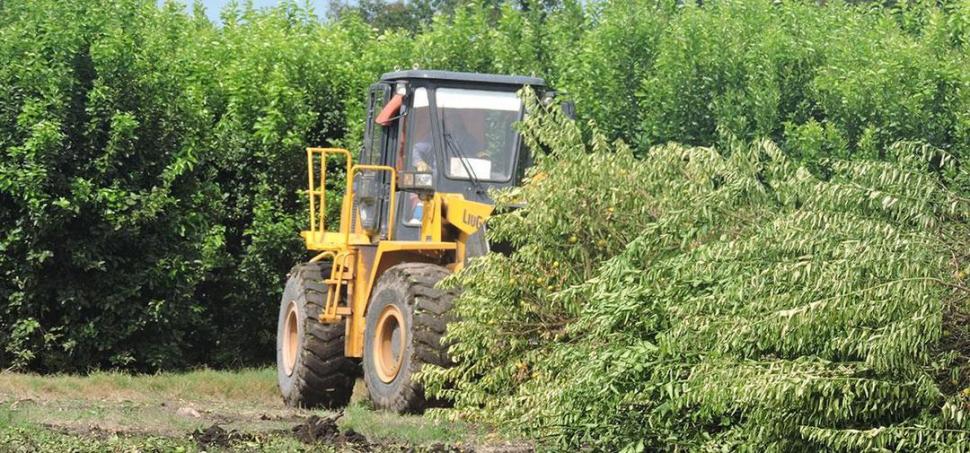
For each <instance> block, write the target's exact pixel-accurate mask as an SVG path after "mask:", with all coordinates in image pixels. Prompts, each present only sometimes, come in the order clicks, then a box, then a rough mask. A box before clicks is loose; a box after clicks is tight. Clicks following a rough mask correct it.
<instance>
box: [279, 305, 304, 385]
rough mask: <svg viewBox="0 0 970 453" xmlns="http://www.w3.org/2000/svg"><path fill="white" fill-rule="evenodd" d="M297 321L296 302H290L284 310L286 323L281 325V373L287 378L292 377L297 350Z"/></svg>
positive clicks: (298, 342) (298, 339)
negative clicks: (284, 373)
mask: <svg viewBox="0 0 970 453" xmlns="http://www.w3.org/2000/svg"><path fill="white" fill-rule="evenodd" d="M298 320H299V318H298V317H297V313H296V302H290V306H289V307H288V308H287V309H286V321H284V323H283V371H284V372H286V375H287V376H292V375H293V366H294V365H296V353H297V351H298V350H299V344H300V338H299V328H298V326H297V323H298Z"/></svg>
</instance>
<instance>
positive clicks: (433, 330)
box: [363, 263, 455, 413]
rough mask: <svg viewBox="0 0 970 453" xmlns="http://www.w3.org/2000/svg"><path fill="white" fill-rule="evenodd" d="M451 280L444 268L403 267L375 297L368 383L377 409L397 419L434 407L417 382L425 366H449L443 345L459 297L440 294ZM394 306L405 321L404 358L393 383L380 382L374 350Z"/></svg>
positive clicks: (367, 347) (367, 346)
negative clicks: (441, 283)
mask: <svg viewBox="0 0 970 453" xmlns="http://www.w3.org/2000/svg"><path fill="white" fill-rule="evenodd" d="M449 274H450V272H449V271H448V269H445V268H444V267H441V266H438V265H434V264H426V263H407V264H399V265H397V266H394V267H391V268H390V269H388V270H387V271H386V272H384V274H383V275H382V276H381V278H380V279H379V280H378V282H377V284H376V285H375V286H374V290H373V292H372V294H371V299H370V304H369V305H368V308H367V320H366V322H367V331H366V333H365V342H364V360H363V362H364V363H363V365H364V382H365V383H366V384H367V392H368V393H369V394H370V400H371V402H372V403H373V404H374V407H375V408H378V409H384V410H388V411H393V412H397V413H419V412H421V411H423V410H424V409H425V407H427V406H428V405H429V402H428V401H426V399H425V395H424V389H423V388H422V387H421V385H420V384H419V383H417V382H416V381H415V380H414V378H413V376H414V373H417V372H418V371H419V370H420V369H421V367H422V366H424V365H425V364H433V365H438V366H442V367H448V366H450V365H451V364H452V363H451V360H450V359H449V358H448V351H447V346H445V345H443V344H442V343H441V337H442V336H443V335H444V333H445V327H446V326H447V323H448V322H449V321H450V313H449V312H450V310H451V304H452V300H453V299H454V295H455V293H454V292H453V291H450V290H449V291H445V290H440V289H437V288H435V285H436V284H437V283H438V282H439V281H441V280H442V279H443V278H445V277H447V276H448V275H449ZM388 305H394V306H396V307H397V309H398V310H400V312H401V314H402V315H403V318H404V324H405V326H404V327H403V328H402V330H403V331H404V332H407V335H406V339H405V341H404V342H403V343H404V344H403V345H402V347H401V349H402V350H403V351H404V352H403V357H402V359H401V362H400V368H399V369H398V372H397V374H396V376H394V378H393V380H391V381H390V382H385V381H384V380H382V379H381V378H380V373H379V372H378V370H377V367H378V365H377V363H376V361H375V360H376V355H377V352H375V346H376V343H377V341H376V338H377V332H376V330H378V329H377V326H378V321H379V318H380V316H381V313H382V312H383V311H384V310H385V307H387V306H388Z"/></svg>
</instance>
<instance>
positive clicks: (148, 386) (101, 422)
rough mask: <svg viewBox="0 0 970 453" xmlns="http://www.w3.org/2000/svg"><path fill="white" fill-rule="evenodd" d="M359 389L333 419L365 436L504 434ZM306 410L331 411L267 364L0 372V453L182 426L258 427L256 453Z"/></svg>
mask: <svg viewBox="0 0 970 453" xmlns="http://www.w3.org/2000/svg"><path fill="white" fill-rule="evenodd" d="M365 393H366V389H365V388H364V386H363V385H362V383H361V382H358V385H357V387H356V388H355V395H354V398H353V402H352V404H351V405H350V406H349V407H348V408H347V409H346V410H345V411H344V415H343V417H342V418H341V419H340V422H339V424H340V425H341V427H342V428H343V429H353V430H355V431H357V432H360V433H362V434H364V435H365V436H367V438H368V439H369V440H370V441H371V442H376V443H379V444H382V445H413V446H421V445H429V444H436V443H459V444H465V445H470V444H471V445H477V446H479V447H481V446H484V445H485V444H492V443H495V442H501V441H502V440H503V439H502V438H500V437H498V436H496V435H495V434H491V433H488V432H486V431H484V430H482V429H475V428H473V427H469V426H467V425H463V424H455V423H447V422H441V421H436V420H432V419H430V418H427V417H422V416H415V415H411V416H400V415H395V414H389V413H384V412H377V411H373V410H370V409H368V408H367V407H368V404H367V402H366V398H365V397H364V396H363V395H364V394H365ZM190 409H191V410H190ZM193 411H194V412H193ZM314 414H315V415H321V416H326V415H330V414H332V412H329V411H310V410H302V409H292V408H287V407H285V406H284V405H283V404H282V401H281V399H280V397H279V393H278V390H277V388H276V371H275V370H274V369H256V370H242V371H231V372H230V371H213V370H198V371H193V372H188V373H162V374H156V375H129V374H123V373H116V372H99V373H92V374H90V375H87V376H73V375H51V376H40V375H34V374H19V373H0V451H6V450H5V449H9V448H10V447H11V445H17V446H18V448H16V449H14V450H23V448H22V447H20V446H21V445H28V446H29V445H32V444H31V442H35V441H38V439H41V440H43V442H47V443H42V445H56V447H52V448H54V450H59V449H60V447H61V445H69V446H71V448H73V446H75V445H85V444H86V442H88V441H92V440H96V439H100V440H99V442H100V441H105V439H107V438H116V437H119V436H120V438H121V439H122V441H120V442H121V444H120V445H122V446H123V447H124V448H121V450H120V451H128V450H130V448H128V447H129V446H131V445H136V446H141V445H142V444H139V443H138V442H142V441H143V440H145V439H154V440H152V441H153V442H154V441H155V440H158V441H160V442H163V444H164V445H166V446H170V445H179V446H184V445H190V446H191V445H193V444H192V442H191V440H190V439H189V433H192V432H193V431H195V430H198V429H205V428H207V427H209V426H212V425H213V424H218V425H219V426H221V427H223V428H225V429H227V430H236V431H239V432H244V433H251V434H258V435H260V436H261V437H262V438H266V439H268V442H270V444H271V445H273V446H272V447H267V448H263V447H265V445H262V444H260V445H259V446H258V447H259V448H256V450H267V449H268V450H270V451H277V450H280V451H291V450H300V449H302V447H300V445H299V443H298V442H297V441H296V440H295V439H294V438H293V437H292V436H290V435H288V434H287V433H289V432H290V429H291V428H292V427H293V426H295V425H297V424H300V423H302V422H303V421H304V420H305V419H306V418H307V417H309V416H310V415H314ZM3 425H7V427H6V428H4V426H3ZM12 426H15V427H16V428H11V427H12ZM280 433H282V434H280ZM105 436H107V437H105ZM4 439H7V442H8V443H5V441H4ZM10 439H14V440H10ZM72 439H74V440H72ZM86 439H87V440H86ZM124 439H130V440H131V442H129V441H126V440H124ZM10 442H14V443H10ZM50 442H54V443H50ZM169 442H174V443H169ZM186 442H188V444H186ZM270 444H267V445H270ZM92 445H94V444H92ZM97 445H101V444H97ZM520 445H521V443H520ZM526 445H527V444H526ZM113 449H114V447H110V448H109V450H113ZM139 449H140V448H135V450H139ZM31 450H32V449H31V448H27V450H26V451H31ZM96 450H97V449H95V451H96ZM149 450H151V448H149ZM190 450H191V449H190ZM81 451H87V450H83V449H82V450H81Z"/></svg>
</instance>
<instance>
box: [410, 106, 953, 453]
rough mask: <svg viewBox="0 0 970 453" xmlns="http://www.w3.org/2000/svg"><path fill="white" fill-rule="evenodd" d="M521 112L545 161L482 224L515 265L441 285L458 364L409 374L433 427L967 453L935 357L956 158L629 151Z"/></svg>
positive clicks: (581, 438)
mask: <svg viewBox="0 0 970 453" xmlns="http://www.w3.org/2000/svg"><path fill="white" fill-rule="evenodd" d="M529 109H530V111H531V112H533V113H532V114H531V115H530V118H529V119H528V120H527V121H526V124H525V127H524V133H525V137H526V139H527V141H528V142H529V143H530V146H531V147H533V149H540V148H545V149H548V150H549V154H548V155H545V156H543V157H542V158H541V159H539V160H538V162H537V165H536V166H535V167H534V168H533V169H532V170H531V171H530V173H529V175H530V176H529V180H528V181H527V182H526V184H525V185H524V186H523V187H521V188H519V189H515V190H511V191H507V192H505V193H502V194H500V195H498V196H497V200H498V204H499V206H503V205H510V204H516V205H524V206H525V207H524V208H522V209H519V210H515V211H512V212H511V213H508V214H503V215H500V216H497V217H495V218H493V219H492V221H491V222H490V223H489V225H490V227H491V230H490V237H491V238H492V239H494V240H500V241H505V242H508V243H510V244H512V245H513V246H514V247H515V252H513V253H512V254H510V255H508V256H503V255H498V254H493V255H489V256H487V257H485V258H483V259H480V260H478V261H476V262H475V263H474V264H473V265H472V266H471V267H470V268H469V269H468V270H467V271H464V272H462V273H459V274H457V275H455V276H454V277H453V278H452V281H451V282H450V283H451V284H453V285H457V286H459V287H461V288H462V289H463V293H462V295H461V296H460V297H459V299H457V300H456V306H455V307H456V308H455V309H456V312H457V313H456V314H457V317H458V319H459V321H457V322H455V323H453V324H451V325H450V327H449V331H448V338H449V339H450V340H451V341H453V346H452V347H451V349H450V352H451V354H452V356H453V357H454V358H455V359H456V360H457V362H458V365H457V366H456V367H454V368H450V369H440V368H434V369H427V370H425V372H424V376H423V379H424V380H425V381H426V382H427V384H428V385H429V388H430V389H431V391H433V392H434V393H435V394H437V395H439V396H444V397H448V398H451V399H452V400H453V401H455V409H456V410H455V411H453V412H449V413H448V414H450V415H451V416H458V417H467V418H471V419H473V420H479V421H483V422H492V423H499V424H500V425H501V426H505V427H509V428H510V429H512V430H514V431H517V432H518V433H520V434H525V435H529V436H537V437H540V438H544V439H551V440H553V441H554V442H556V443H557V445H558V446H560V447H562V448H579V447H583V446H586V447H592V448H594V449H597V450H600V449H602V450H615V449H619V448H622V447H626V448H631V449H640V450H642V449H646V450H661V449H688V450H718V451H724V450H736V449H742V448H745V449H760V448H766V449H769V450H780V451H802V450H806V451H808V450H818V449H822V448H832V449H846V450H864V449H872V448H892V449H897V448H904V447H906V448H909V449H921V450H935V449H937V448H939V447H940V446H942V445H946V446H948V447H951V448H966V447H967V445H968V442H970V431H968V429H970V426H968V423H970V422H968V420H967V416H968V414H967V412H966V407H967V406H966V404H967V401H968V400H967V393H966V392H965V391H964V392H963V393H960V392H959V391H958V390H959V389H963V388H966V387H970V379H967V378H966V375H965V374H962V373H965V371H964V370H963V368H962V367H963V366H965V365H966V364H967V362H966V361H965V360H958V357H957V355H958V354H959V353H957V352H954V351H953V350H949V349H947V348H939V347H938V345H939V344H940V341H941V337H943V335H944V328H943V325H944V313H945V312H946V311H947V310H948V309H947V307H950V306H952V305H953V304H957V305H958V306H965V304H966V303H967V297H968V296H970V292H968V290H967V287H966V286H965V285H966V282H965V279H966V276H965V274H961V272H964V271H962V270H961V269H962V267H963V266H966V264H967V263H966V261H965V257H966V256H965V255H966V252H965V250H963V249H961V247H966V243H967V238H968V237H970V229H968V220H970V199H968V198H967V197H966V195H965V194H963V195H960V194H958V193H955V192H953V191H952V190H951V189H950V188H948V186H947V184H948V182H947V181H948V179H946V178H944V179H941V175H942V174H947V175H949V176H948V178H952V180H959V179H960V178H966V174H965V173H964V170H958V169H956V168H955V165H956V163H955V161H954V159H953V158H952V156H951V155H949V154H948V153H946V152H944V151H941V150H939V149H938V148H933V147H930V146H927V145H919V144H914V143H907V142H899V143H897V144H895V145H893V146H890V147H889V148H887V149H886V150H885V152H884V153H883V154H884V155H885V156H886V158H885V159H881V160H875V159H855V160H846V159H829V160H824V161H822V162H819V165H820V166H822V167H824V169H825V176H824V177H820V176H818V175H817V174H815V173H813V172H812V171H811V169H809V168H808V167H806V166H804V165H802V164H800V163H798V162H797V161H795V160H792V159H791V157H789V156H788V155H786V154H785V153H784V152H783V151H782V150H781V149H780V148H778V147H777V146H776V145H775V144H774V143H772V142H771V141H767V140H759V141H755V142H753V143H748V142H745V141H739V140H735V141H733V142H731V144H730V145H729V146H728V147H727V148H722V149H720V150H718V149H714V148H708V147H685V146H683V145H663V146H657V147H653V148H651V149H650V150H648V151H647V152H646V153H645V154H644V156H643V157H642V158H636V157H634V155H633V152H632V150H631V149H630V148H629V146H627V145H626V144H624V143H623V142H622V141H616V142H610V141H609V140H608V139H607V138H606V136H605V135H604V134H603V133H601V132H599V131H598V130H597V129H595V128H593V130H592V132H591V138H590V139H589V140H583V138H582V135H583V134H582V133H581V131H580V130H579V128H578V126H577V125H576V124H574V123H571V122H569V121H567V120H565V118H563V117H562V115H561V113H559V112H558V111H551V112H546V113H542V111H543V110H544V108H543V107H542V106H540V105H539V104H538V103H537V102H536V101H532V102H530V103H529ZM931 168H936V169H937V170H936V171H937V172H939V173H934V171H933V170H931ZM959 173H963V174H962V175H959ZM577 200H583V201H582V202H578V201H577ZM961 250H963V251H961ZM961 253H962V254H963V258H958V259H955V258H954V257H955V256H958V255H960V254H961ZM951 327H955V328H956V329H963V330H964V331H965V330H966V327H965V326H951ZM948 335H949V334H948ZM964 351H965V350H964ZM960 353H963V351H961V352H960Z"/></svg>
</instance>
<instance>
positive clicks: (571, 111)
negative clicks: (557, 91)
mask: <svg viewBox="0 0 970 453" xmlns="http://www.w3.org/2000/svg"><path fill="white" fill-rule="evenodd" d="M560 107H561V108H562V113H563V115H566V118H569V119H571V120H575V119H576V103H575V102H573V101H563V102H562V104H560Z"/></svg>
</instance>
